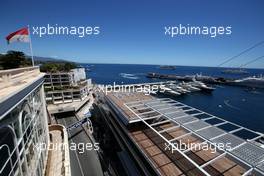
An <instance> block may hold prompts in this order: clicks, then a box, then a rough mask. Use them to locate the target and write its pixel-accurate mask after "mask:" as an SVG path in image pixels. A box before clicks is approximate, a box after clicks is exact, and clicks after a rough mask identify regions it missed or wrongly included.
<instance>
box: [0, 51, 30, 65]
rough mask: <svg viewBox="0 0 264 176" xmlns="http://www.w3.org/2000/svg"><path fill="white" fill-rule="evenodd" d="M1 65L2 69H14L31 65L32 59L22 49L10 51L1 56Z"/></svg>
mask: <svg viewBox="0 0 264 176" xmlns="http://www.w3.org/2000/svg"><path fill="white" fill-rule="evenodd" d="M0 65H1V67H2V69H12V68H19V67H26V66H31V61H30V60H29V59H28V58H26V56H25V54H24V53H23V52H21V51H8V52H7V54H4V55H1V56H0Z"/></svg>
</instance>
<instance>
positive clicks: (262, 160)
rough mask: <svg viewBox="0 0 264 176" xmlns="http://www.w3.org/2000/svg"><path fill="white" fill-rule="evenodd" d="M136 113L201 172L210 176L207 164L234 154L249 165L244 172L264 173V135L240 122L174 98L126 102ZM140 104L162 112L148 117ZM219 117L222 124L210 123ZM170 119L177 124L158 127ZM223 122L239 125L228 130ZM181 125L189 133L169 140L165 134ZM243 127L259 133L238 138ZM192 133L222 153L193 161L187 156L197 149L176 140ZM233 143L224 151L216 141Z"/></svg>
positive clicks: (246, 173)
mask: <svg viewBox="0 0 264 176" xmlns="http://www.w3.org/2000/svg"><path fill="white" fill-rule="evenodd" d="M124 105H125V106H126V107H127V108H128V109H129V110H130V111H131V112H132V113H133V114H135V115H136V116H137V117H138V118H139V119H140V121H142V122H143V123H145V124H146V125H147V126H148V127H149V128H150V129H152V130H153V131H154V132H156V133H157V134H158V135H159V136H160V137H161V138H162V139H164V140H165V141H166V142H167V143H168V144H169V145H171V146H172V147H173V148H174V149H176V150H177V151H178V152H179V153H181V154H182V155H183V156H184V157H185V158H186V159H187V160H188V161H190V162H191V163H192V164H193V165H194V166H196V167H197V168H198V169H199V170H200V171H201V172H203V173H204V174H205V175H210V174H209V173H208V172H207V171H206V170H204V167H205V166H207V165H209V164H211V163H213V162H214V161H216V160H217V159H220V158H222V157H224V156H228V157H229V158H230V157H231V158H232V159H233V160H235V161H237V162H239V163H240V164H242V165H244V166H245V167H246V168H247V171H246V172H245V173H244V174H243V175H249V174H252V173H255V174H258V175H264V148H261V147H260V146H258V145H256V144H255V143H254V142H252V141H254V140H257V139H259V138H261V137H263V136H264V134H261V133H258V132H255V131H253V130H250V129H248V128H245V127H242V126H240V125H237V124H235V123H233V122H229V121H227V120H224V119H222V118H220V117H216V116H214V115H211V114H209V113H206V112H203V111H201V110H199V109H196V108H193V107H191V106H188V105H186V104H183V103H180V102H178V101H175V100H172V99H170V98H157V99H152V100H140V101H133V102H128V103H125V104H124ZM136 107H140V109H141V110H144V108H145V109H146V110H147V109H151V112H153V111H155V112H158V113H159V114H160V116H159V115H157V116H155V117H153V118H151V117H145V116H144V114H143V116H142V114H140V113H137V112H136V111H135V109H133V108H136ZM201 115H205V116H206V117H204V118H201V117H200V118H199V116H201ZM148 119H152V120H153V119H155V121H154V122H153V121H152V122H148V121H147V120H148ZM211 119H213V120H219V121H220V122H219V123H216V124H209V123H207V122H206V120H211ZM167 122H173V124H175V126H173V127H169V128H167V129H163V130H157V129H155V126H157V125H161V124H165V123H167ZM223 124H231V125H234V126H235V127H237V128H236V129H234V130H231V131H228V132H227V131H225V130H222V129H220V128H218V126H220V125H223ZM178 127H182V128H184V129H185V130H186V131H187V133H186V134H183V135H181V136H178V137H177V138H173V139H170V140H168V139H167V138H166V137H165V136H164V135H163V134H162V133H164V132H166V131H169V130H173V129H176V128H178ZM240 130H247V131H249V132H251V133H254V134H256V135H257V136H256V137H254V138H252V139H247V140H244V139H242V138H240V137H237V136H236V135H234V134H233V133H235V132H238V131H240ZM188 135H195V136H197V137H199V138H200V139H202V140H204V142H203V143H209V144H211V145H213V146H215V147H216V149H218V151H220V155H218V156H216V157H215V158H213V159H211V160H209V161H207V162H206V163H204V164H203V165H201V166H200V165H198V164H197V163H195V161H193V160H192V159H191V158H190V157H188V156H187V154H186V153H187V152H188V151H191V150H192V149H193V148H188V149H186V150H184V151H182V150H180V149H178V148H177V147H176V146H175V145H174V143H173V141H176V140H178V139H181V138H183V137H186V136H188ZM219 143H222V144H227V143H230V144H231V149H230V148H229V149H227V148H225V149H224V150H222V149H221V148H219V146H218V145H216V144H219Z"/></svg>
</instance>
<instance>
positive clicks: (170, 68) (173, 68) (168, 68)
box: [159, 65, 176, 70]
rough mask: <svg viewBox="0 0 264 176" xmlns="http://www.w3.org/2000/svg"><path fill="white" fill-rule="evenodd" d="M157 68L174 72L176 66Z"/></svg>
mask: <svg viewBox="0 0 264 176" xmlns="http://www.w3.org/2000/svg"><path fill="white" fill-rule="evenodd" d="M159 68H160V69H164V70H175V69H176V66H174V65H161V66H160V67H159Z"/></svg>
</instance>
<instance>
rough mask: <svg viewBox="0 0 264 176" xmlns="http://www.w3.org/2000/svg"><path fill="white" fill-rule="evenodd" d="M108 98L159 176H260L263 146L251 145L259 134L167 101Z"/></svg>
mask: <svg viewBox="0 0 264 176" xmlns="http://www.w3.org/2000/svg"><path fill="white" fill-rule="evenodd" d="M107 99H108V101H109V102H110V104H111V105H112V106H114V108H116V109H117V110H119V112H120V114H122V116H121V118H123V119H121V120H122V121H123V122H125V123H124V124H125V125H127V129H128V131H129V135H130V138H131V140H132V141H133V142H134V143H135V144H136V146H137V147H138V148H139V149H140V151H141V152H142V154H143V156H145V158H146V159H147V160H148V161H149V162H150V163H151V165H152V166H153V168H155V169H156V171H157V172H158V173H159V174H160V175H164V176H167V175H174V176H175V175H234V176H235V175H247V174H255V175H264V169H263V165H264V148H262V147H263V146H262V147H261V144H260V143H257V142H256V141H257V140H258V139H260V138H262V137H263V134H260V133H258V132H255V131H252V130H250V129H247V128H244V127H242V126H239V125H237V124H234V123H232V122H228V121H226V120H224V119H222V118H219V117H216V116H214V115H211V114H208V113H206V112H203V111H201V110H198V109H196V108H193V107H190V106H188V105H185V104H183V103H180V102H178V101H175V100H172V99H169V98H155V97H153V96H149V95H148V96H147V95H144V94H143V93H108V95H107ZM126 122H127V123H126ZM139 122H141V123H139ZM128 124H129V125H128ZM241 134H247V135H241ZM203 146H207V147H205V148H204V147H203ZM208 146H209V147H208Z"/></svg>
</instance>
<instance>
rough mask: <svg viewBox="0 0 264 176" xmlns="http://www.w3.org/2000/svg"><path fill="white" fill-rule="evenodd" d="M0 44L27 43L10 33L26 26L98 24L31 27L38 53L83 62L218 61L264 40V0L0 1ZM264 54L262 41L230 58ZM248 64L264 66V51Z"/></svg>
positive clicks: (21, 47)
mask: <svg viewBox="0 0 264 176" xmlns="http://www.w3.org/2000/svg"><path fill="white" fill-rule="evenodd" d="M1 7H2V8H1V16H0V23H1V27H0V38H1V39H0V52H1V53H4V52H6V51H7V50H21V51H23V52H25V53H27V54H30V52H29V51H30V50H29V46H28V45H27V44H25V43H13V44H11V45H7V44H6V41H5V36H6V35H8V34H9V33H11V32H13V31H15V30H17V29H19V28H21V27H24V26H26V25H28V24H29V25H31V26H46V25H47V24H51V25H55V24H58V25H59V26H100V35H97V36H90V37H85V38H79V37H76V36H75V37H74V36H56V35H55V36H44V37H42V38H39V37H38V36H36V35H32V44H33V51H34V55H37V56H47V57H57V58H63V59H67V60H72V61H77V62H84V63H91V62H93V63H137V64H175V65H197V66H216V65H218V64H220V63H221V62H223V61H224V60H225V59H227V58H229V57H231V56H233V55H235V54H237V53H239V52H241V51H242V50H244V49H246V48H248V47H250V46H252V45H254V44H255V43H257V42H260V41H262V40H264V35H263V31H264V20H263V19H264V10H263V9H264V1H263V0H241V1H237V0H221V1H220V0H218V1H212V0H192V1H190V0H184V1H180V0H154V1H153V0H148V1H146V0H133V1H124V0H115V1H114V0H107V1H101V0H96V1H90V0H86V1H85V0H83V1H80V0H75V1H73V2H71V3H70V2H66V1H51V0H47V1H42V2H36V1H33V0H31V1H23V3H22V2H21V1H18V0H16V1H7V0H4V1H3V2H1ZM179 24H183V25H187V24H190V25H193V26H232V35H229V36H225V35H224V36H220V37H216V38H210V37H208V36H207V37H205V36H194V35H191V36H180V37H174V38H170V37H168V36H166V35H164V26H177V25H179ZM262 55H264V45H263V46H260V47H258V48H256V49H254V50H252V51H250V52H248V53H247V54H245V55H242V56H241V57H239V58H237V59H235V60H234V61H232V62H230V63H228V64H226V65H225V66H239V65H241V64H243V63H246V62H247V61H249V60H252V59H254V58H256V57H259V56H262ZM248 67H255V68H264V59H263V60H259V61H257V62H255V63H253V64H251V65H249V66H248Z"/></svg>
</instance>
